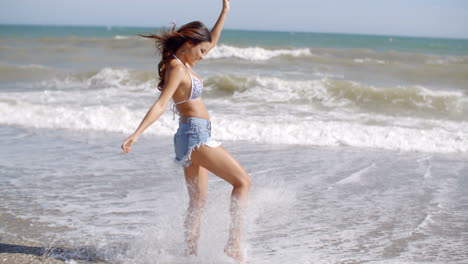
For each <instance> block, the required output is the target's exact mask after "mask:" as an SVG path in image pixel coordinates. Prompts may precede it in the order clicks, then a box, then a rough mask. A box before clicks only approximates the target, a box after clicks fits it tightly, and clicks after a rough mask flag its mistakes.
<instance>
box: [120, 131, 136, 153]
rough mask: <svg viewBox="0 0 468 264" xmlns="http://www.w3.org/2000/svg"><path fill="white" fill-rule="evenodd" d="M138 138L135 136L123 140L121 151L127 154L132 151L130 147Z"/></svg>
mask: <svg viewBox="0 0 468 264" xmlns="http://www.w3.org/2000/svg"><path fill="white" fill-rule="evenodd" d="M137 140H138V137H137V136H135V135H131V136H129V137H128V138H127V139H125V140H124V142H123V143H122V149H123V151H124V152H126V153H128V152H130V150H131V149H132V145H133V144H134V143H135V142H137Z"/></svg>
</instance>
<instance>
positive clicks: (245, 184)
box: [232, 173, 252, 189]
mask: <svg viewBox="0 0 468 264" xmlns="http://www.w3.org/2000/svg"><path fill="white" fill-rule="evenodd" d="M232 186H233V187H234V188H245V189H250V187H251V186H252V180H251V179H250V176H249V175H248V174H247V173H243V174H242V177H239V178H238V179H237V181H236V182H235V183H233V184H232Z"/></svg>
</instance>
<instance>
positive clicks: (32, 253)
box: [0, 235, 109, 264]
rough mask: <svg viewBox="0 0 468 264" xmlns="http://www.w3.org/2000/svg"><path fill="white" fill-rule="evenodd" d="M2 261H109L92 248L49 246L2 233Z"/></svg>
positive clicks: (100, 263) (30, 263) (9, 263)
mask: <svg viewBox="0 0 468 264" xmlns="http://www.w3.org/2000/svg"><path fill="white" fill-rule="evenodd" d="M93 253H94V254H93ZM93 255H94V256H93ZM0 263H5V264H13V263H14V264H23V263H24V264H36V263H41V264H60V263H76V264H78V263H79V264H88V263H89V264H91V263H93V264H105V263H109V262H105V261H103V260H101V259H99V258H98V257H97V256H95V252H93V251H92V248H67V247H60V246H58V247H56V246H54V247H48V246H44V245H41V244H39V243H35V242H30V241H26V240H22V239H18V238H12V237H9V236H5V235H2V236H1V237H0Z"/></svg>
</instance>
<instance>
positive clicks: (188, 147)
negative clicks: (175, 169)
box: [174, 117, 221, 167]
mask: <svg viewBox="0 0 468 264" xmlns="http://www.w3.org/2000/svg"><path fill="white" fill-rule="evenodd" d="M201 145H206V146H208V147H211V148H215V147H218V146H219V145H221V143H219V142H217V141H216V140H215V139H213V138H212V137H211V122H210V121H209V120H206V119H203V118H198V117H181V118H179V128H178V129H177V133H176V134H175V135H174V150H175V155H176V157H175V159H176V161H177V162H178V163H179V164H180V165H182V166H183V167H188V166H190V165H191V164H192V163H191V162H190V156H191V155H192V151H193V150H194V149H195V148H198V147H200V146H201Z"/></svg>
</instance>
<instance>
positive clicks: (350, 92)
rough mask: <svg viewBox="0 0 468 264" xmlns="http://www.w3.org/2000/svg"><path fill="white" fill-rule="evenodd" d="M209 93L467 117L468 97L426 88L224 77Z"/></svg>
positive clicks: (212, 80)
mask: <svg viewBox="0 0 468 264" xmlns="http://www.w3.org/2000/svg"><path fill="white" fill-rule="evenodd" d="M205 84H206V85H207V86H208V87H207V88H208V93H213V94H218V93H221V94H224V95H229V96H231V97H232V98H233V99H234V100H241V101H256V102H259V103H293V104H317V105H321V106H323V107H346V108H352V109H361V110H364V111H366V112H376V113H385V114H390V115H395V114H400V115H401V114H402V115H413V114H416V115H419V116H421V115H426V114H427V116H430V117H434V116H436V117H446V116H447V115H448V116H449V117H452V118H463V116H465V117H466V114H467V112H468V109H467V107H468V98H467V97H466V96H465V95H464V94H463V93H462V92H457V91H434V90H430V89H428V88H426V87H423V86H394V87H376V86H371V85H366V84H363V83H359V82H354V81H347V80H333V79H328V78H322V79H318V80H286V79H280V78H275V77H259V76H251V77H250V76H247V77H245V76H235V75H222V76H213V77H210V78H207V80H206V81H205Z"/></svg>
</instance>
